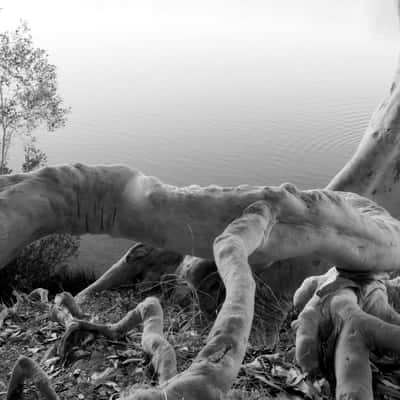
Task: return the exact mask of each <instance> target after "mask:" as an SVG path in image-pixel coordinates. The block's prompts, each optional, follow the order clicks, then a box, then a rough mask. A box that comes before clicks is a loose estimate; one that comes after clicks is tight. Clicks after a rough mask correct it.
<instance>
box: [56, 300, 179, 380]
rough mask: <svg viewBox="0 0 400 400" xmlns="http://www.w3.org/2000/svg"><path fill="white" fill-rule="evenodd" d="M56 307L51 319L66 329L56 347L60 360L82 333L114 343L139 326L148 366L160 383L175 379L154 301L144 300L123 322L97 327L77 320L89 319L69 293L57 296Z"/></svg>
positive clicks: (172, 358) (172, 353)
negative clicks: (141, 325) (90, 333)
mask: <svg viewBox="0 0 400 400" xmlns="http://www.w3.org/2000/svg"><path fill="white" fill-rule="evenodd" d="M57 297H58V298H57ZM55 303H56V305H55V306H54V307H53V308H52V310H51V317H52V319H54V320H56V321H58V322H60V323H62V324H63V325H64V326H65V327H66V331H65V333H64V335H63V337H62V338H61V342H60V344H59V347H58V353H59V355H60V356H61V357H65V356H66V354H67V353H68V349H69V347H70V345H71V342H72V341H75V340H76V336H77V335H79V334H82V333H83V332H95V333H99V334H102V335H103V336H105V337H107V338H110V339H112V340H117V339H119V338H121V337H123V336H125V335H126V334H127V333H128V332H129V331H131V330H132V329H134V328H136V327H137V326H139V325H140V324H141V323H142V324H143V333H142V347H143V350H144V351H145V352H146V353H147V354H149V355H150V356H151V363H152V366H153V368H154V371H155V373H156V374H157V375H158V377H159V381H160V382H164V381H166V380H168V379H169V378H171V377H172V376H174V375H176V356H175V351H174V349H173V347H172V346H171V345H170V344H169V342H168V341H167V340H166V339H165V337H164V334H163V326H164V324H163V318H164V314H163V310H162V307H161V304H160V302H159V301H158V299H157V298H155V297H147V298H146V299H145V300H144V301H142V302H141V303H139V304H138V305H137V307H136V308H135V309H134V310H131V311H129V312H128V313H127V314H126V315H125V317H124V318H122V319H121V320H120V321H118V322H116V323H113V324H98V323H94V322H91V321H87V320H84V319H80V318H82V317H88V316H87V315H86V314H84V313H82V311H81V310H80V308H79V306H78V305H77V304H76V302H75V301H74V299H73V297H72V296H71V295H70V294H69V293H66V292H64V293H62V294H61V295H59V296H56V299H55Z"/></svg>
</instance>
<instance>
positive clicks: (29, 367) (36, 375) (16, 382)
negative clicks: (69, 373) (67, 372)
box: [6, 356, 58, 400]
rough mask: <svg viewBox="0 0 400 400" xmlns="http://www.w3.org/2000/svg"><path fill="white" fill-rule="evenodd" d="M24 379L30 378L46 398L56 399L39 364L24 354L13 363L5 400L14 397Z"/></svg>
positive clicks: (10, 399)
mask: <svg viewBox="0 0 400 400" xmlns="http://www.w3.org/2000/svg"><path fill="white" fill-rule="evenodd" d="M25 379H32V381H33V382H34V383H35V385H36V387H37V389H38V390H39V392H40V393H41V394H42V396H43V397H44V398H45V399H46V400H58V396H57V394H56V392H55V391H54V389H53V387H52V385H51V382H50V379H49V377H48V376H47V374H46V373H45V372H44V371H43V370H42V368H41V367H40V366H39V364H37V363H36V362H35V361H33V360H31V359H30V358H28V357H25V356H20V357H19V358H18V360H17V362H16V363H15V365H14V368H13V370H12V374H11V379H10V383H9V385H8V391H7V397H6V399H7V400H12V399H13V398H15V397H14V396H16V395H17V394H18V392H19V391H20V389H21V387H22V385H23V384H24V381H25Z"/></svg>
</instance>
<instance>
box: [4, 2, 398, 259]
mask: <svg viewBox="0 0 400 400" xmlns="http://www.w3.org/2000/svg"><path fill="white" fill-rule="evenodd" d="M276 3H277V2H276V1H275V2H272V1H270V0H268V1H265V2H260V1H255V0H254V1H250V2H248V4H245V5H244V4H242V2H239V1H233V2H231V3H227V4H230V6H229V7H228V6H227V5H224V4H222V2H220V1H217V2H211V1H206V2H204V4H203V5H202V6H199V5H197V6H196V7H194V6H193V4H196V3H191V2H181V1H175V0H174V1H169V2H167V4H168V6H167V5H166V4H165V2H153V3H152V5H151V6H150V5H149V6H147V8H146V6H143V5H141V4H140V3H139V2H135V1H133V2H132V3H130V5H129V6H127V5H126V4H124V3H123V2H122V1H121V2H116V3H115V6H113V7H111V6H110V5H106V4H103V3H101V2H96V3H93V4H92V3H91V2H90V1H88V3H87V7H86V8H83V9H82V8H79V7H78V3H76V4H75V3H74V2H72V3H71V4H70V3H68V5H64V6H61V8H59V6H57V8H55V6H54V4H53V5H52V4H51V2H45V1H43V2H39V4H41V6H39V5H37V4H38V3H35V5H32V4H31V5H30V4H29V2H23V1H15V2H14V1H13V2H10V1H6V2H5V8H4V11H3V12H1V13H0V26H2V25H1V24H2V23H3V25H4V26H7V25H9V26H12V23H14V22H15V21H16V20H17V17H18V18H19V17H23V18H26V19H27V20H28V21H29V22H30V24H31V27H32V31H33V35H34V37H35V38H36V40H37V42H38V44H40V45H41V46H42V47H44V48H45V49H47V50H48V51H49V54H50V58H51V61H52V62H53V63H55V64H56V65H57V66H58V70H59V80H60V91H61V94H62V95H63V97H64V99H65V102H66V104H68V105H70V106H71V107H72V113H71V115H70V117H69V121H68V125H67V126H66V127H65V128H64V129H62V130H59V131H58V132H57V133H55V134H48V133H43V132H40V131H39V132H37V134H38V137H39V143H40V145H41V147H42V148H43V149H44V150H45V151H46V152H47V154H48V160H49V163H51V164H55V163H69V162H74V161H84V162H88V163H126V164H129V165H132V166H135V167H137V168H139V169H141V170H143V171H145V172H146V173H148V174H152V175H156V176H158V177H160V178H161V179H163V180H165V181H167V182H169V183H174V184H178V185H184V184H191V183H198V184H203V185H206V184H210V183H217V184H223V185H235V184H241V183H251V184H268V185H274V184H280V183H282V182H287V181H290V182H293V183H295V184H297V185H298V186H299V187H300V188H311V187H323V186H324V185H326V184H327V183H328V181H329V179H330V178H331V177H332V176H333V175H334V174H335V173H336V172H337V171H338V170H339V169H340V168H341V166H343V164H344V163H345V161H346V160H347V159H348V158H349V157H350V155H351V154H352V153H353V151H354V149H355V148H356V146H357V143H358V141H359V139H360V137H361V135H362V134H363V131H364V129H365V127H366V124H367V122H368V119H369V117H370V115H371V112H372V111H373V109H374V108H375V107H376V106H377V104H378V102H379V101H380V100H381V99H382V97H383V96H384V95H385V93H386V91H387V90H388V87H389V84H390V79H391V76H392V73H393V71H394V67H395V62H396V53H397V43H398V37H397V36H396V35H395V33H394V32H395V24H396V20H395V18H394V16H393V15H392V14H393V13H394V11H393V10H392V8H391V6H392V2H390V1H387V2H382V1H381V2H379V1H373V0H371V1H367V0H364V1H362V2H358V1H354V3H353V2H352V4H351V5H349V2H348V0H346V1H343V0H341V1H337V2H332V1H331V0H329V1H325V0H320V1H315V0H309V1H308V2H306V3H304V4H303V3H302V2H299V1H294V0H290V1H286V2H282V5H280V6H276ZM299 3H301V4H299ZM332 3H335V4H334V5H333V4H332ZM389 3H390V4H389ZM188 4H189V5H188ZM190 4H192V6H190ZM63 7H64V8H63ZM74 7H75V8H74ZM110 7H111V8H110ZM20 159H21V155H20V150H19V148H18V147H17V146H16V147H15V148H14V150H13V153H12V160H11V164H12V165H13V166H15V167H17V166H18V164H20ZM111 247H112V248H113V249H115V247H113V246H111ZM118 251H119V250H118ZM110 252H112V251H111V250H110V249H108V250H107V254H110ZM88 253H90V251H89V252H88ZM102 262H103V263H104V262H105V261H104V259H103V261H102ZM107 262H108V261H107Z"/></svg>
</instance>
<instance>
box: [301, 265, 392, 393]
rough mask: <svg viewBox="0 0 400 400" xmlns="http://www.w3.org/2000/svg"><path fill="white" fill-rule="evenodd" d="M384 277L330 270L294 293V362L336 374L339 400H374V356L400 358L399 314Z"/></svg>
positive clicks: (312, 369)
mask: <svg viewBox="0 0 400 400" xmlns="http://www.w3.org/2000/svg"><path fill="white" fill-rule="evenodd" d="M390 284H391V283H390V281H387V279H385V277H384V276H377V275H375V276H374V275H373V274H354V273H348V272H344V271H339V272H338V271H337V270H336V269H334V268H332V269H331V270H329V271H328V272H327V273H326V274H324V275H321V276H316V277H311V278H308V279H306V280H305V281H304V283H303V285H302V287H301V288H300V289H299V290H298V291H297V292H296V294H295V297H294V304H295V306H296V307H297V308H298V309H299V310H302V311H301V313H300V315H299V317H298V319H297V321H295V322H294V323H293V326H294V327H295V328H296V358H297V362H298V363H299V365H300V366H301V367H302V369H303V370H304V371H305V372H310V373H312V372H314V371H316V370H318V369H322V370H324V371H325V372H329V371H333V370H334V371H335V378H336V398H337V399H341V400H342V399H354V400H358V399H359V400H372V399H373V391H372V373H371V367H370V363H369V358H370V355H371V353H378V354H381V353H382V352H393V353H397V354H400V342H399V337H400V314H398V313H397V312H396V311H395V310H394V308H393V307H392V306H391V305H390V304H389V301H388V295H387V289H386V285H390Z"/></svg>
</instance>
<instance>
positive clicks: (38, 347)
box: [0, 287, 400, 400]
mask: <svg viewBox="0 0 400 400" xmlns="http://www.w3.org/2000/svg"><path fill="white" fill-rule="evenodd" d="M149 294H151V295H158V297H159V298H160V300H161V303H162V305H163V308H164V313H165V327H164V330H165V334H166V337H167V339H168V340H169V341H170V343H171V344H172V345H173V346H174V348H175V350H176V354H177V361H178V370H179V371H182V370H184V369H185V368H187V367H188V365H189V364H190V362H191V360H192V359H193V358H194V357H195V355H196V354H197V352H198V351H199V349H200V348H201V347H202V345H203V344H204V341H205V338H206V335H207V333H208V331H209V329H210V326H211V324H212V319H213V316H210V315H206V314H204V313H203V312H201V311H200V309H199V307H198V306H197V304H196V301H195V299H193V303H192V304H189V306H188V307H187V308H183V307H182V306H180V305H177V304H175V303H174V299H173V297H170V296H165V293H164V292H163V290H161V289H160V288H157V287H154V288H152V290H151V293H150V292H149V291H148V290H147V289H146V290H143V288H141V287H131V288H124V289H119V290H115V291H106V292H103V293H101V294H100V295H97V296H96V297H93V298H90V299H88V300H87V301H86V303H85V304H84V305H83V307H82V308H83V310H84V311H85V312H87V313H89V314H90V315H91V316H92V319H93V320H95V321H97V322H104V323H110V322H116V321H118V320H119V319H121V318H122V317H123V316H124V315H125V314H126V313H127V312H128V311H129V310H131V309H133V308H134V307H136V305H137V304H138V303H139V302H140V301H142V300H143V299H144V298H145V297H146V296H148V295H149ZM0 307H1V306H0ZM0 311H1V308H0ZM265 314H266V312H265V310H263V309H262V307H261V309H260V307H258V309H257V310H256V316H255V324H254V328H253V332H252V335H251V338H250V343H249V346H248V351H247V354H246V357H245V360H244V363H243V367H242V370H241V372H240V374H239V376H238V378H237V380H236V382H235V384H234V386H233V388H232V390H231V392H230V393H229V394H228V396H227V398H229V399H246V400H250V399H268V398H277V399H332V398H333V397H332V396H333V393H332V389H331V385H330V384H329V383H328V381H327V380H326V379H325V378H323V377H322V376H316V377H313V378H311V377H308V376H306V375H304V374H302V373H301V371H300V370H299V368H298V367H297V366H296V364H295V362H294V334H293V332H292V330H291V328H290V322H291V319H292V318H293V315H292V314H291V313H289V314H287V315H286V316H285V318H284V319H283V322H282V323H281V325H280V331H279V336H278V337H276V339H277V340H274V341H273V343H271V340H269V339H268V340H266V339H265V336H266V331H267V330H268V329H266V326H267V325H268V315H265ZM0 315H1V314H0ZM0 325H1V317H0ZM275 325H276V324H275ZM63 332H64V328H63V327H62V326H61V325H60V324H58V323H56V322H53V321H51V320H50V319H49V316H48V304H44V303H42V302H41V301H39V300H30V299H28V298H27V296H24V297H22V298H20V301H19V304H18V307H16V310H15V312H14V313H10V314H9V315H8V316H7V317H6V318H5V319H4V321H3V324H2V326H1V327H0V361H1V362H0V399H5V398H6V393H7V386H8V381H9V378H10V373H11V370H12V367H13V365H14V363H15V361H16V360H17V358H18V356H19V355H25V356H28V357H30V358H32V359H33V360H35V361H37V362H38V363H39V364H40V365H41V366H42V368H43V369H44V370H45V371H46V373H47V374H48V376H49V377H50V379H51V381H52V383H53V385H54V388H55V391H56V392H57V394H58V395H59V397H60V398H61V399H68V400H72V399H79V400H83V399H87V400H90V399H97V400H114V399H118V398H121V397H124V396H127V395H129V393H132V392H133V391H134V390H135V388H137V387H143V386H151V385H156V384H157V382H156V378H155V377H154V376H153V374H152V369H151V367H150V365H149V358H148V356H147V355H146V354H144V352H143V351H142V348H141V345H140V339H141V331H140V328H139V329H136V330H133V331H130V332H129V333H128V335H126V337H125V338H123V339H121V340H119V341H111V340H109V339H106V338H104V337H101V336H95V335H93V334H87V335H86V336H84V339H83V340H81V342H80V343H77V344H76V345H74V346H73V347H72V348H71V349H70V351H69V353H68V356H67V357H66V358H65V359H64V360H62V359H60V357H59V356H58V355H57V344H58V343H59V341H60V338H61V336H62V335H63ZM373 370H374V386H375V389H376V398H378V399H400V387H399V385H400V364H399V363H398V362H397V360H394V359H392V358H389V357H385V358H381V359H379V360H375V362H374V364H373ZM15 398H23V399H26V400H34V399H35V400H36V399H38V398H39V397H38V394H37V390H36V388H35V387H34V386H33V385H32V384H31V383H30V382H26V384H25V385H24V388H23V391H22V392H21V393H20V394H19V395H18V396H15ZM205 400H206V399H205Z"/></svg>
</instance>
